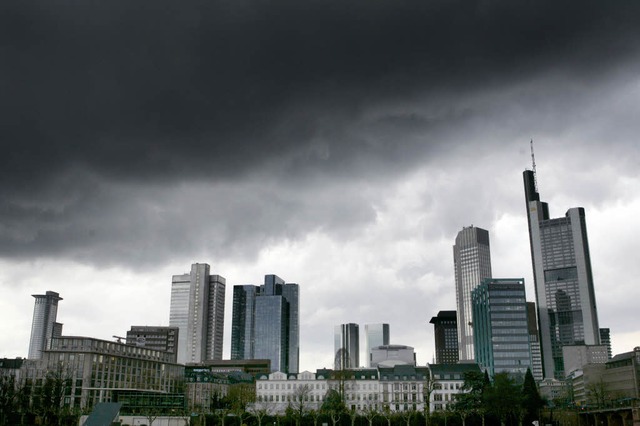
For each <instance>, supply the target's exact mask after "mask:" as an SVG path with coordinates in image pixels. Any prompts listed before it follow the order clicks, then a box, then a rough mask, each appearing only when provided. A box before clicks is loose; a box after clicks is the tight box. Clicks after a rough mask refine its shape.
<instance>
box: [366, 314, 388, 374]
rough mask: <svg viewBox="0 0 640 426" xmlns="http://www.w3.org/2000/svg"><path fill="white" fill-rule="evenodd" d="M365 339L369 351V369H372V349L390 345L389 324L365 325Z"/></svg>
mask: <svg viewBox="0 0 640 426" xmlns="http://www.w3.org/2000/svg"><path fill="white" fill-rule="evenodd" d="M364 339H365V348H366V350H367V367H370V366H371V349H373V348H375V347H378V346H387V345H389V324H365V325H364Z"/></svg>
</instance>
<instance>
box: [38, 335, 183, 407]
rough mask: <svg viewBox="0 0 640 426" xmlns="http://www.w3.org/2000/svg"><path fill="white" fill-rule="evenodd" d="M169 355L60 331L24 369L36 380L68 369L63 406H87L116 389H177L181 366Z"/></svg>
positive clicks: (110, 399)
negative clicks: (28, 368) (33, 363)
mask: <svg viewBox="0 0 640 426" xmlns="http://www.w3.org/2000/svg"><path fill="white" fill-rule="evenodd" d="M172 359H173V357H172V355H171V354H170V353H168V352H164V351H156V350H153V349H147V348H141V347H137V346H133V345H126V344H124V343H116V342H110V341H105V340H100V339H95V338H91V337H81V336H63V337H55V338H52V339H51V345H50V347H49V348H47V349H45V351H44V355H43V357H42V360H41V362H40V363H39V364H38V366H37V368H36V369H35V370H34V371H31V372H29V374H32V375H33V376H32V377H30V378H32V379H35V380H34V382H35V383H36V384H37V383H38V380H37V379H38V378H41V377H45V376H46V375H47V374H48V373H49V374H50V373H51V371H60V372H64V373H65V374H68V377H73V378H74V380H69V383H68V386H65V387H64V389H63V390H62V392H63V393H64V394H63V395H62V396H63V398H62V401H64V402H63V404H64V406H65V407H68V408H70V409H72V408H76V409H90V408H92V407H94V405H95V404H97V403H100V402H115V401H118V394H122V393H126V392H131V393H138V394H140V393H142V392H147V393H149V394H160V395H162V394H164V395H167V394H173V395H175V394H177V393H179V392H180V391H181V390H182V388H183V383H184V366H182V365H180V364H175V363H174V362H173V361H172ZM34 392H37V390H34ZM182 398H184V396H182Z"/></svg>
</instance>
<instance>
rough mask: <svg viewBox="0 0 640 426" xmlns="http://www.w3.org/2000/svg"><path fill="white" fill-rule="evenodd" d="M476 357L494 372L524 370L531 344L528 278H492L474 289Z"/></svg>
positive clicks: (523, 371)
mask: <svg viewBox="0 0 640 426" xmlns="http://www.w3.org/2000/svg"><path fill="white" fill-rule="evenodd" d="M471 300H472V302H471V303H472V309H473V339H474V350H475V360H476V362H477V363H478V365H480V367H481V368H482V369H483V370H485V369H486V370H487V371H488V372H489V374H490V375H491V376H493V375H494V374H495V373H501V372H505V373H510V374H521V375H522V376H524V374H525V373H526V372H527V369H528V368H531V345H530V342H529V324H528V315H527V302H526V297H525V288H524V279H522V278H514V279H511V278H489V279H485V280H483V281H482V283H481V284H480V285H479V286H478V287H476V288H475V289H473V290H472V292H471Z"/></svg>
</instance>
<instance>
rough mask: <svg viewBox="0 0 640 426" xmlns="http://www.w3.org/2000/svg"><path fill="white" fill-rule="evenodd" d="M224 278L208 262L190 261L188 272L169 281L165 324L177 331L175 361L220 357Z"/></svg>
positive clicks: (201, 360) (181, 362) (190, 361)
mask: <svg viewBox="0 0 640 426" xmlns="http://www.w3.org/2000/svg"><path fill="white" fill-rule="evenodd" d="M224 297H225V279H224V278H223V277H221V276H219V275H211V274H210V269H209V265H207V264H206V263H194V264H193V265H191V272H190V273H187V274H183V275H174V276H173V279H172V282H171V310H170V314H169V326H170V327H177V328H178V329H179V331H178V362H179V363H180V364H187V363H200V362H203V361H206V360H215V359H222V339H223V332H224Z"/></svg>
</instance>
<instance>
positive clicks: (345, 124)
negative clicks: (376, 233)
mask: <svg viewBox="0 0 640 426" xmlns="http://www.w3.org/2000/svg"><path fill="white" fill-rule="evenodd" d="M0 8H1V13H0V34H1V40H2V41H1V43H2V44H1V45H0V57H1V58H2V65H1V66H0V67H1V68H0V72H1V74H0V76H1V77H0V78H1V80H0V84H2V91H3V96H2V97H0V117H1V118H0V120H1V122H2V142H1V144H2V146H3V155H2V156H0V196H1V198H0V200H1V201H0V224H1V226H0V250H1V253H2V254H3V255H4V256H27V255H28V254H30V253H31V254H37V255H43V254H46V253H59V254H65V255H70V256H72V257H74V258H85V257H87V258H93V259H94V261H98V260H97V259H102V260H104V261H105V262H107V263H108V262H109V261H110V260H113V259H131V258H136V259H138V260H140V261H141V262H144V261H145V259H151V258H153V257H154V255H155V253H154V251H157V250H160V249H159V247H164V249H165V250H169V249H168V248H167V247H170V248H172V249H174V250H176V251H180V250H189V248H190V247H192V241H193V240H194V239H197V238H198V236H202V235H206V236H207V238H209V237H210V236H211V235H215V236H216V238H217V240H216V241H215V242H213V241H212V242H211V243H210V245H212V246H214V245H221V244H222V243H228V244H231V245H233V247H229V246H228V245H227V247H228V248H229V249H230V250H231V251H233V249H234V247H235V248H236V249H237V250H242V247H243V245H242V244H244V243H247V242H250V245H251V247H252V249H250V250H248V253H249V254H251V253H255V251H254V250H255V249H256V248H258V247H259V246H260V245H261V244H264V243H266V242H268V241H269V240H270V238H274V235H277V236H278V237H280V238H297V237H298V236H299V235H300V234H301V233H302V232H305V231H308V230H309V229H313V228H315V227H323V226H324V227H326V228H332V229H338V230H339V231H340V232H346V231H345V230H348V229H350V226H351V225H353V224H354V223H357V222H358V221H361V222H366V221H371V220H373V219H374V218H375V214H374V212H373V209H372V207H371V206H370V205H368V204H367V203H365V202H364V201H363V200H362V199H361V198H360V196H359V195H360V194H359V188H358V187H357V185H354V186H352V187H350V188H346V189H345V187H344V185H341V184H340V182H339V181H340V179H343V178H345V177H347V176H351V175H355V176H359V178H360V179H366V178H367V177H368V176H375V175H378V176H380V175H384V174H385V173H393V172H394V171H399V170H400V171H402V170H406V169H410V168H411V167H412V166H413V165H415V164H418V163H423V162H425V161H429V157H428V154H429V153H433V152H437V151H441V150H446V149H450V148H449V146H448V144H450V143H451V141H452V140H456V138H452V137H444V133H445V132H450V131H451V129H452V128H453V129H459V128H462V127H464V126H465V125H469V123H471V124H473V123H475V122H477V121H478V120H482V119H485V118H487V115H484V116H483V115H482V114H479V112H478V108H477V105H476V109H475V110H474V109H469V108H466V107H464V106H458V105H455V99H456V98H457V97H459V96H461V95H462V94H469V93H474V92H482V91H484V90H491V88H495V87H501V86H505V85H510V84H514V83H515V82H518V81H521V80H524V79H527V78H531V77H533V76H535V75H538V74H540V73H545V72H547V70H548V69H549V68H554V69H559V70H564V71H563V72H564V73H566V74H569V75H571V76H572V78H574V79H575V80H578V81H580V80H583V81H584V82H585V83H584V84H585V85H586V86H588V85H589V82H590V81H593V80H597V79H598V78H600V77H601V76H602V75H603V74H605V73H606V72H607V70H608V69H610V68H612V67H615V65H616V64H622V63H625V61H627V60H628V59H630V58H631V59H632V58H634V57H635V55H636V53H637V49H638V46H640V44H639V43H638V41H639V40H638V31H640V30H639V29H638V28H637V25H636V22H635V21H636V17H637V16H639V15H638V12H640V10H638V9H640V5H638V4H637V3H636V2H625V3H622V2H621V3H616V4H604V3H601V2H596V1H592V2H581V3H580V4H579V5H576V4H575V2H569V1H560V2H557V1H556V2H551V1H548V2H525V1H522V2H507V1H458V2H456V1H453V2H452V1H417V0H407V1H402V0H400V1H397V0H393V1H391V0H388V1H375V2H372V1H364V0H355V1H346V2H345V1H331V0H330V1H303V2H300V1H271V2H270V1H260V2H250V1H242V0H240V1H201V2H198V1H195V0H186V1H180V2H167V1H156V2H150V1H146V2H132V1H90V2H72V1H48V2H29V1H8V2H4V3H3V5H2V6H0ZM545 90H547V91H551V92H552V91H553V89H549V88H546V89H545ZM405 101H406V102H421V103H425V102H426V103H427V105H432V106H433V108H432V109H431V110H432V114H427V115H422V114H420V113H414V112H411V111H406V110H402V108H399V109H398V110H394V111H390V110H388V109H387V108H386V107H387V106H388V105H402V104H403V102H405ZM441 104H443V105H449V106H448V107H446V108H444V107H441ZM451 105H454V106H451ZM443 108H444V109H443ZM427 109H429V108H427ZM371 111H378V112H377V113H372V112H371ZM485 114H486V112H485ZM488 118H491V117H488ZM493 118H495V117H493ZM454 133H455V132H454ZM468 142H469V141H468V140H466V141H465V140H463V139H462V138H460V139H458V142H456V143H468ZM251 174H255V175H257V176H259V175H261V174H262V175H263V176H270V178H271V179H273V180H274V181H275V182H280V183H282V185H283V186H284V187H285V191H286V190H291V191H292V193H290V194H287V195H284V196H283V195H282V194H281V191H280V190H279V191H273V192H271V191H270V190H267V191H266V194H267V195H273V197H271V198H269V197H268V196H263V194H262V193H264V191H265V189H264V188H262V187H260V186H257V187H252V188H248V189H247V188H242V191H245V193H246V199H242V197H239V195H238V194H240V193H241V192H240V190H239V189H238V188H237V187H234V186H233V185H234V182H246V181H248V178H247V176H248V175H251ZM194 181H200V182H202V181H208V182H210V183H211V185H213V188H212V189H211V190H210V191H203V192H202V193H200V194H193V197H192V198H189V197H186V196H184V194H185V193H188V192H189V191H188V190H186V191H182V190H181V189H180V185H181V184H182V183H184V184H188V183H189V182H194ZM225 184H226V185H230V186H227V187H225V186H224V185H225ZM163 187H167V188H168V189H167V190H166V191H162V188H163ZM298 187H300V192H299V193H296V192H295V190H296V188H298ZM323 187H324V188H325V189H324V190H323V189H322V188H323ZM234 189H236V190H237V191H236V192H233V190H234ZM332 189H333V190H335V192H334V193H332V194H336V193H340V195H332V194H330V193H329V191H331V190H332ZM296 194H297V195H296ZM318 194H320V195H318ZM278 195H279V197H278ZM194 199H204V200H205V201H203V202H202V204H201V205H200V206H199V207H200V208H201V213H200V214H199V215H197V216H195V217H190V216H189V213H188V210H183V209H181V208H179V207H180V206H189V203H190V202H191V201H190V200H194ZM225 203H226V204H225ZM167 205H169V207H167ZM220 206H227V207H226V208H225V209H222V210H220V208H221V207H220ZM265 206H269V207H268V208H265ZM327 206H328V207H327ZM337 206H340V208H339V209H337V208H336V207H337ZM206 223H213V224H214V225H213V226H206V225H203V224H206ZM456 226H459V225H456ZM203 228H206V230H205V231H206V232H205V231H203ZM97 245H99V246H100V247H99V248H96V249H95V251H91V250H89V248H90V247H94V246H97ZM125 246H127V247H129V248H125ZM220 251H222V249H220Z"/></svg>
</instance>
